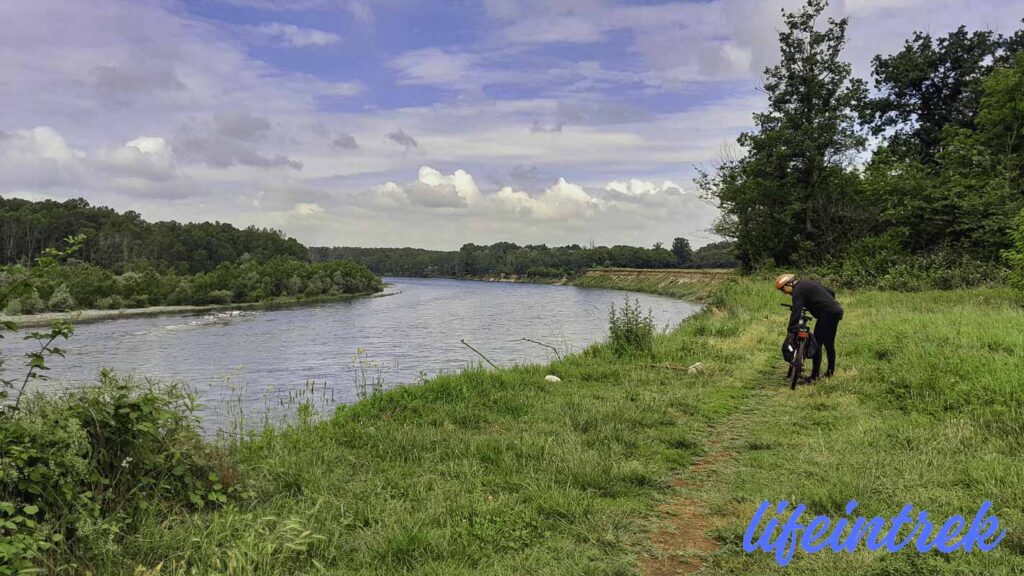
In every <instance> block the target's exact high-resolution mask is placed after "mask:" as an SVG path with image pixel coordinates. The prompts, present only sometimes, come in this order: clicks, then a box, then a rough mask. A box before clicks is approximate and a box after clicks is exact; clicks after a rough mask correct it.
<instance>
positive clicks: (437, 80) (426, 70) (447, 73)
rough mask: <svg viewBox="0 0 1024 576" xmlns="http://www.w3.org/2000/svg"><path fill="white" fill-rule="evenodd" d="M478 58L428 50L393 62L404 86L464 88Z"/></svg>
mask: <svg viewBox="0 0 1024 576" xmlns="http://www.w3.org/2000/svg"><path fill="white" fill-rule="evenodd" d="M476 62H477V57H476V56H474V55H472V54H464V53H456V52H446V51H444V50H441V49H439V48H424V49H421V50H412V51H409V52H405V53H403V54H401V55H399V56H397V57H396V58H394V59H392V60H391V67H392V68H393V69H394V70H395V71H396V72H397V73H398V81H399V83H400V84H407V85H422V84H436V85H440V86H446V85H447V86H452V87H455V86H460V85H463V84H465V83H466V82H467V81H468V80H470V79H469V78H467V76H469V74H470V72H471V69H472V67H473V65H474V64H475V63H476Z"/></svg>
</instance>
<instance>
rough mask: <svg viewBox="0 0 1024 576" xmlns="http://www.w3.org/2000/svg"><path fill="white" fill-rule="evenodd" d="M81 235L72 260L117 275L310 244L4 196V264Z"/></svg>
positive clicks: (0, 238)
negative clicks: (137, 270)
mask: <svg viewBox="0 0 1024 576" xmlns="http://www.w3.org/2000/svg"><path fill="white" fill-rule="evenodd" d="M77 234H84V235H85V237H86V239H85V242H84V243H83V244H82V247H81V249H80V250H79V251H78V252H77V253H76V254H75V257H76V258H77V259H79V260H81V261H82V262H86V263H88V264H94V265H96V266H100V267H102V268H104V269H107V270H110V271H112V272H117V273H121V272H125V271H127V270H131V269H132V268H133V267H138V266H140V265H141V266H151V267H154V268H156V269H158V270H160V271H162V272H175V273H177V274H187V273H191V274H196V273H200V272H209V271H211V270H213V269H214V268H216V267H217V266H218V265H220V264H222V263H224V262H238V261H241V260H246V259H256V260H268V259H271V258H276V257H284V258H293V259H296V260H306V259H308V255H307V251H306V247H305V246H303V245H302V244H300V243H299V242H298V241H297V240H295V239H293V238H287V237H285V236H284V235H283V234H282V233H280V232H278V231H276V230H267V229H262V228H256V227H254V226H250V227H248V228H245V229H238V228H235V227H234V226H232V225H231V224H227V223H222V222H212V223H211V222H202V223H198V224H194V223H189V224H181V223H178V222H173V221H172V222H153V223H150V222H146V221H145V220H143V219H142V216H140V215H139V214H138V213H137V212H132V211H128V212H118V211H116V210H114V209H112V208H107V207H103V206H91V205H90V204H89V203H88V202H87V201H86V200H84V199H82V198H77V199H73V200H67V201H65V202H56V201H53V200H45V201H42V202H31V201H28V200H21V199H17V198H3V197H0V263H2V264H15V263H23V264H26V265H28V264H30V263H31V262H32V260H33V259H35V258H37V257H38V256H39V255H40V253H42V251H43V250H44V249H46V248H49V247H53V246H58V245H59V244H60V242H61V240H63V239H64V238H66V237H68V236H74V235H77Z"/></svg>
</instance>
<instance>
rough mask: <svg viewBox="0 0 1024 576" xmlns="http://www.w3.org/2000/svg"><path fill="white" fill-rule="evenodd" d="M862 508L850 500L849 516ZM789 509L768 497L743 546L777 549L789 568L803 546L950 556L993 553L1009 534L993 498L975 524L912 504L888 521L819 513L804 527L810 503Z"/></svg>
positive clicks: (750, 549) (812, 550)
mask: <svg viewBox="0 0 1024 576" xmlns="http://www.w3.org/2000/svg"><path fill="white" fill-rule="evenodd" d="M856 508H857V501H856V500H850V502H849V503H847V504H846V515H847V516H850V515H852V514H853V511H854V510H855V509H856ZM788 510H789V502H787V501H785V500H783V501H781V502H779V504H778V505H777V506H773V505H772V503H771V502H769V501H768V500H765V501H764V502H761V506H760V507H758V509H757V512H756V513H754V517H753V518H751V520H750V524H749V525H748V526H747V531H746V533H745V534H744V535H743V550H744V551H746V552H748V553H752V552H757V551H758V550H760V551H762V552H768V553H774V554H775V561H776V562H777V563H778V564H779V566H785V565H787V564H789V562H790V561H791V560H792V559H793V554H794V553H795V552H796V550H797V548H800V549H801V550H803V551H804V552H807V553H809V554H813V553H815V552H821V551H822V550H824V549H825V548H828V549H830V550H832V551H833V552H853V551H854V550H856V549H857V548H858V547H859V546H860V545H861V544H862V543H863V544H864V546H865V547H866V548H867V549H868V550H872V551H875V550H882V549H885V550H888V551H889V552H899V551H900V550H902V549H904V548H906V547H908V546H910V545H911V544H913V546H914V547H915V548H917V551H918V552H921V553H924V552H928V551H931V550H938V551H939V552H942V553H944V554H949V553H950V552H953V551H955V550H963V551H964V552H973V551H974V550H975V549H977V550H979V551H981V552H989V551H991V550H992V549H994V548H995V547H996V546H997V545H998V544H999V542H1000V541H1001V540H1002V539H1003V537H1005V536H1006V530H1002V531H1000V530H999V519H998V518H996V516H995V514H992V513H991V510H992V503H991V502H989V501H987V500H986V501H985V502H984V503H983V504H982V505H981V508H979V509H978V513H977V514H975V515H974V519H973V520H971V522H970V524H969V525H968V523H967V520H966V519H965V518H964V517H963V516H960V515H959V514H956V515H953V516H950V517H949V518H947V519H946V520H944V521H942V522H941V524H940V523H939V522H938V521H934V522H933V521H932V520H929V518H928V512H926V511H924V510H920V511H915V509H914V506H913V505H912V504H907V505H906V506H904V507H903V508H902V509H901V510H900V512H899V514H897V515H896V516H894V517H892V518H891V519H889V521H888V522H887V521H886V519H885V518H883V517H881V516H875V517H874V518H870V519H868V518H864V517H863V516H860V517H857V518H839V519H838V520H836V521H834V522H833V521H832V519H831V518H829V517H828V516H815V517H814V518H811V519H810V521H809V522H808V523H807V525H803V524H801V523H800V517H801V516H802V515H803V514H804V512H806V511H807V507H806V506H804V505H803V504H800V505H798V506H796V507H794V508H793V509H792V511H789V512H788V514H789V517H788V518H785V517H786V514H787V511H788ZM783 518H785V519H784V520H783ZM766 519H767V522H765V520H766ZM762 524H763V526H762ZM848 528H849V529H848ZM965 528H966V533H965V532H964V529H965ZM759 531H760V532H759Z"/></svg>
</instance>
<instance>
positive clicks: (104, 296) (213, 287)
mask: <svg viewBox="0 0 1024 576" xmlns="http://www.w3.org/2000/svg"><path fill="white" fill-rule="evenodd" d="M12 272H13V273H12ZM12 272H4V273H0V291H2V290H3V289H4V288H5V287H6V286H7V285H9V284H11V283H12V282H13V281H14V280H15V279H16V278H17V277H18V273H17V270H16V269H15V270H14V271H12ZM33 284H34V286H33V288H32V289H31V290H30V291H29V292H28V293H27V294H25V295H22V296H21V297H19V298H13V299H11V300H10V301H9V302H8V303H7V305H6V307H5V309H4V310H3V312H4V313H5V314H9V315H17V314H35V313H38V312H64V311H70V310H81V309H101V310H106V309H114V310H116V309H121V308H145V307H147V306H182V305H205V304H232V303H235V304H237V303H243V302H263V301H266V300H272V299H278V298H294V299H300V298H316V297H324V296H340V295H343V294H365V293H369V292H379V291H381V290H383V284H382V282H381V280H380V277H378V276H377V275H376V274H374V273H372V272H370V271H369V270H368V269H367V268H366V267H365V266H362V265H360V264H356V263H355V262H351V261H345V260H339V261H335V262H317V263H309V262H302V261H300V260H294V259H288V258H272V259H270V260H265V261H261V260H252V259H250V260H247V261H245V262H241V263H234V262H224V263H222V264H220V265H218V266H217V267H216V268H214V269H213V270H210V271H209V272H201V273H199V274H192V275H181V274H175V273H173V272H160V271H158V270H157V269H156V268H152V267H149V268H144V269H137V270H133V271H130V272H125V273H124V274H114V273H113V272H111V271H109V270H106V269H104V268H100V267H99V266H94V265H92V264H86V263H82V262H79V263H74V262H72V263H69V264H67V265H65V266H60V267H56V268H54V269H51V270H47V271H45V272H43V273H42V274H40V275H38V276H37V277H36V278H35V279H34V282H33Z"/></svg>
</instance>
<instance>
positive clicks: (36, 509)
mask: <svg viewBox="0 0 1024 576" xmlns="http://www.w3.org/2000/svg"><path fill="white" fill-rule="evenodd" d="M22 510H23V511H24V512H25V514H29V515H31V514H35V513H37V512H39V506H35V505H33V504H29V505H28V506H25V507H24V508H22Z"/></svg>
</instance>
